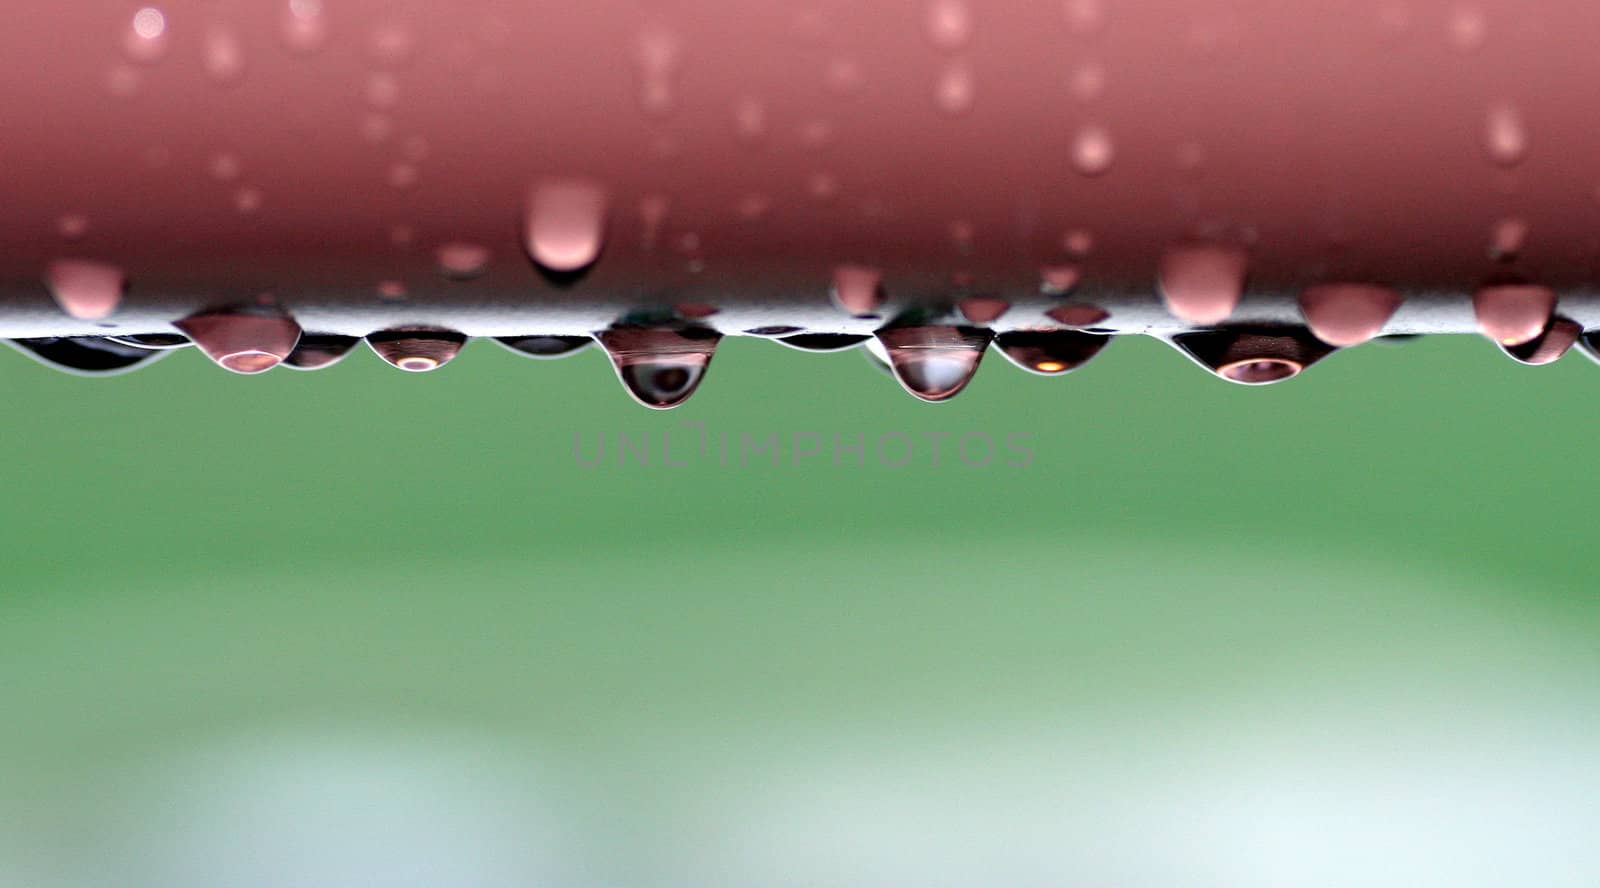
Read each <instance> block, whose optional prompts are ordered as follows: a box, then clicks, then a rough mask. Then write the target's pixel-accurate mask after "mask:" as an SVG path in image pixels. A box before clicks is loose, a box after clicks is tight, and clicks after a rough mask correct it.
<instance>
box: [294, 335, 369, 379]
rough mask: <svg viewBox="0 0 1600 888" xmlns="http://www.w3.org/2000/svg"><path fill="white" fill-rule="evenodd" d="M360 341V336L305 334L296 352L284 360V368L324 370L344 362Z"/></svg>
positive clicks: (301, 337) (295, 348) (296, 347)
mask: <svg viewBox="0 0 1600 888" xmlns="http://www.w3.org/2000/svg"><path fill="white" fill-rule="evenodd" d="M360 341H361V337H359V336H338V335H335V334H332V333H303V334H301V336H300V342H299V344H298V345H296V346H295V347H294V351H292V352H290V353H289V357H287V358H285V359H284V361H283V366H285V367H293V368H294V369H296V370H323V369H326V368H328V367H332V366H333V365H334V364H337V363H339V362H340V361H342V360H344V359H345V358H346V357H347V356H349V354H350V351H351V350H352V349H354V348H355V347H356V343H358V342H360Z"/></svg>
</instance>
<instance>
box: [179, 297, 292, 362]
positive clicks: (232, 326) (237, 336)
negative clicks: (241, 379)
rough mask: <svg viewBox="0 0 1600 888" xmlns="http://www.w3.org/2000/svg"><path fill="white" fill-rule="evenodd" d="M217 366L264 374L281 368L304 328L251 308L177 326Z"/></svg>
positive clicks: (201, 317) (205, 315) (208, 314)
mask: <svg viewBox="0 0 1600 888" xmlns="http://www.w3.org/2000/svg"><path fill="white" fill-rule="evenodd" d="M173 326H174V327H177V328H178V329H179V330H180V331H182V332H183V335H185V336H187V337H189V338H190V339H191V340H193V341H194V344H195V345H196V346H198V347H199V348H200V350H201V351H202V352H205V354H206V357H209V358H210V359H211V360H213V361H215V362H216V363H217V366H219V367H222V368H223V369H225V370H231V371H233V372H234V373H240V374H245V375H251V374H255V373H264V372H266V371H268V370H271V369H272V368H273V367H276V366H278V364H279V363H281V362H282V361H283V360H284V359H285V358H287V357H289V355H290V353H291V352H293V351H294V348H295V345H296V344H297V343H298V342H299V340H300V325H299V324H296V323H295V322H294V321H292V320H290V319H288V318H286V317H282V316H280V315H275V314H268V313H265V312H257V311H255V310H251V309H234V310H222V311H208V312H202V313H200V314H196V315H190V316H189V317H187V318H184V319H183V320H181V321H177V322H175V323H174V324H173Z"/></svg>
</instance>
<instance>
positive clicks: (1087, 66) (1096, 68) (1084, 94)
mask: <svg viewBox="0 0 1600 888" xmlns="http://www.w3.org/2000/svg"><path fill="white" fill-rule="evenodd" d="M1068 88H1069V89H1070V90H1071V92H1072V95H1073V97H1074V98H1076V99H1077V100H1078V101H1080V102H1092V101H1094V100H1095V99H1098V98H1100V96H1101V95H1103V94H1104V93H1105V91H1106V69H1105V66H1104V65H1101V64H1100V63H1099V62H1092V61H1091V62H1084V63H1083V64H1081V65H1079V66H1078V67H1076V68H1074V69H1073V71H1072V79H1071V80H1070V81H1069V83H1068Z"/></svg>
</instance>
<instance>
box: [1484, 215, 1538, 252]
mask: <svg viewBox="0 0 1600 888" xmlns="http://www.w3.org/2000/svg"><path fill="white" fill-rule="evenodd" d="M1527 242H1528V220H1526V219H1522V218H1520V217H1517V216H1508V217H1506V218H1504V219H1501V220H1499V221H1497V222H1495V224H1494V229H1493V230H1492V231H1490V233H1489V258H1490V259H1492V260H1494V261H1496V262H1512V261H1514V260H1515V259H1516V258H1517V256H1518V255H1519V254H1521V253H1522V248H1523V247H1524V246H1525V245H1526V244H1527Z"/></svg>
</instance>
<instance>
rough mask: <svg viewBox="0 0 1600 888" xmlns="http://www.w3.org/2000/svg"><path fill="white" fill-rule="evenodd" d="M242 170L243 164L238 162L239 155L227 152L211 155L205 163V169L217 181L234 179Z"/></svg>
mask: <svg viewBox="0 0 1600 888" xmlns="http://www.w3.org/2000/svg"><path fill="white" fill-rule="evenodd" d="M243 170H244V164H243V163H241V162H240V160H239V156H238V155H237V154H230V153H227V152H224V153H222V154H216V155H213V156H212V157H211V160H210V161H208V162H207V163H206V171H207V172H208V173H210V175H211V178H213V179H216V180H217V181H218V182H232V181H235V180H236V179H238V178H239V174H240V173H241V172H243Z"/></svg>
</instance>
